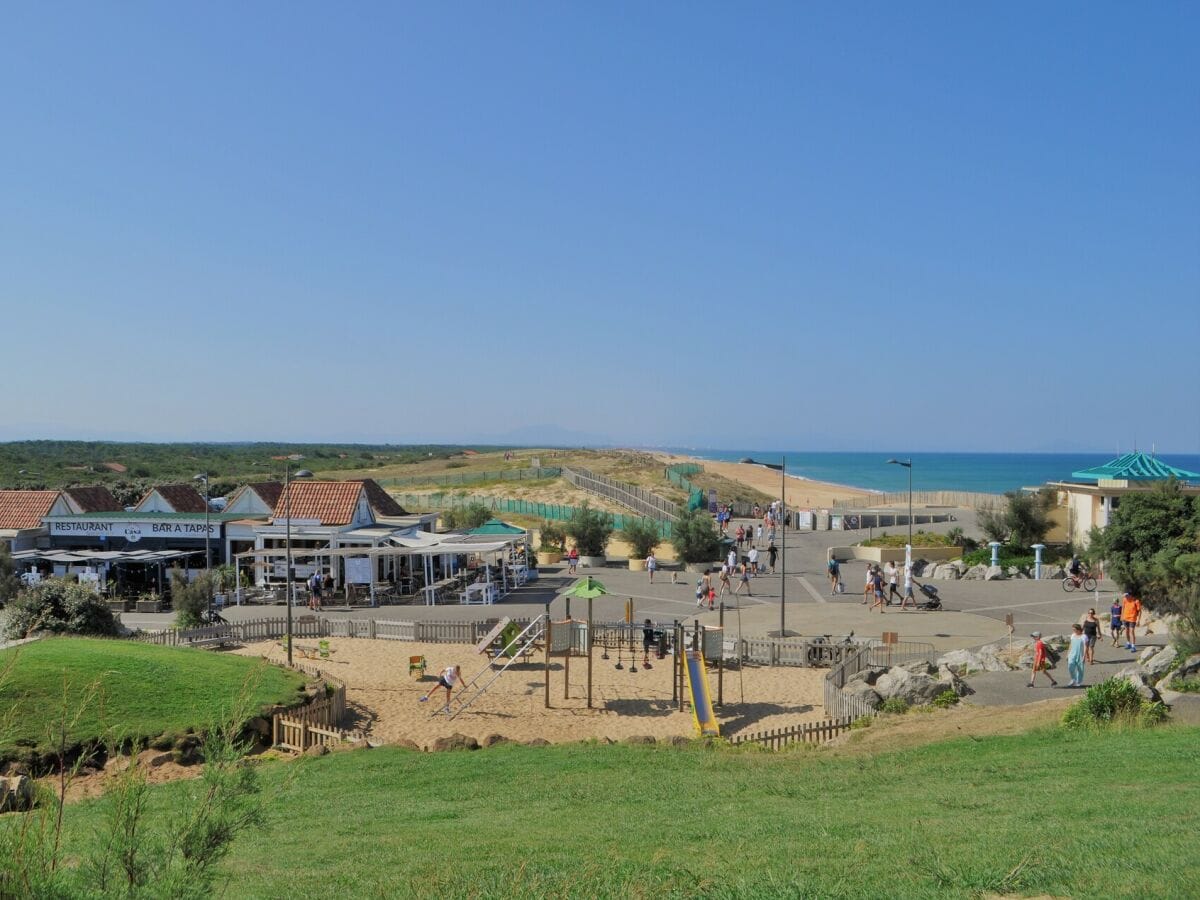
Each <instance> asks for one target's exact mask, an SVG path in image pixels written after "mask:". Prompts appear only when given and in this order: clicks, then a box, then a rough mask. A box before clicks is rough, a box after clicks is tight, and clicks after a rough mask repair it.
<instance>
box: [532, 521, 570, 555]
mask: <svg viewBox="0 0 1200 900" xmlns="http://www.w3.org/2000/svg"><path fill="white" fill-rule="evenodd" d="M538 531H540V532H541V537H542V549H543V550H546V551H552V552H562V550H563V548H564V547H565V545H566V543H567V533H566V532H565V531H563V528H562V526H561V525H559V524H557V523H556V522H549V521H547V522H543V523H542V527H541V528H539V529H538Z"/></svg>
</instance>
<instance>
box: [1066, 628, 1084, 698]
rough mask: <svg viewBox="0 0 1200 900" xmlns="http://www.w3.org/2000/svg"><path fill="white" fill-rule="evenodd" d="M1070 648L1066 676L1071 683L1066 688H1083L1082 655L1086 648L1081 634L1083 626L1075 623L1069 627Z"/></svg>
mask: <svg viewBox="0 0 1200 900" xmlns="http://www.w3.org/2000/svg"><path fill="white" fill-rule="evenodd" d="M1071 630H1072V631H1073V632H1074V633H1073V634H1072V635H1071V648H1070V649H1069V650H1068V651H1067V674H1068V675H1070V676H1071V682H1070V684H1068V685H1067V687H1083V654H1084V651H1085V650H1086V648H1087V638H1086V637H1084V634H1083V626H1082V625H1080V624H1079V623H1078V622H1076V623H1075V624H1074V625H1072V626H1071Z"/></svg>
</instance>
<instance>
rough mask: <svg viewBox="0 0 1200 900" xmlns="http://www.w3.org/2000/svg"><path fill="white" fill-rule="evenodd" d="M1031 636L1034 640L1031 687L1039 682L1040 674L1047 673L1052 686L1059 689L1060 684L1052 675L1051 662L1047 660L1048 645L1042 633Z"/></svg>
mask: <svg viewBox="0 0 1200 900" xmlns="http://www.w3.org/2000/svg"><path fill="white" fill-rule="evenodd" d="M1029 636H1030V637H1031V638H1033V671H1032V672H1030V673H1029V686H1030V687H1033V686H1034V682H1036V681H1037V675H1038V672H1045V673H1046V677H1047V678H1049V679H1050V686H1051V687H1058V682H1057V681H1055V680H1054V676H1053V675H1051V674H1050V665H1049V662H1050V661H1049V660H1048V659H1047V658H1046V644H1045V642H1044V641H1043V640H1042V633H1041V632H1040V631H1035V632H1033V633H1032V634H1030V635H1029Z"/></svg>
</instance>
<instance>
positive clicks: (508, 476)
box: [377, 466, 562, 487]
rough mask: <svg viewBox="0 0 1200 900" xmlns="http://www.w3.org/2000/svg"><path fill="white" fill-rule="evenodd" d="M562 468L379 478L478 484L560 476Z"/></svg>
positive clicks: (395, 482)
mask: <svg viewBox="0 0 1200 900" xmlns="http://www.w3.org/2000/svg"><path fill="white" fill-rule="evenodd" d="M560 475H562V469H560V468H556V467H553V466H543V467H541V468H536V469H501V470H500V471H497V472H456V473H447V474H445V475H413V476H410V477H408V478H380V479H377V480H378V481H379V483H380V484H381V485H383V486H384V487H404V486H405V485H412V484H446V485H450V484H477V483H479V482H481V481H532V480H534V479H538V478H558V477H559V476H560Z"/></svg>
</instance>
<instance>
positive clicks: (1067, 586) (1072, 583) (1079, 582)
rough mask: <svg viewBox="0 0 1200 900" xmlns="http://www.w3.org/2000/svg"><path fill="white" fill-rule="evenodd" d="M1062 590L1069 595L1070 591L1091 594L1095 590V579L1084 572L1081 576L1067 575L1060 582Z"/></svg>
mask: <svg viewBox="0 0 1200 900" xmlns="http://www.w3.org/2000/svg"><path fill="white" fill-rule="evenodd" d="M1062 589H1063V590H1064V591H1066V592H1067V593H1068V594H1069V593H1071V591H1077V590H1082V591H1087V592H1088V593H1091V592H1092V591H1094V590H1096V579H1095V578H1093V577H1092V576H1091V575H1088V574H1087V573H1086V572H1084V573H1083V574H1082V575H1072V574H1070V573H1067V575H1066V576H1065V577H1064V578H1063V580H1062Z"/></svg>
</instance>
